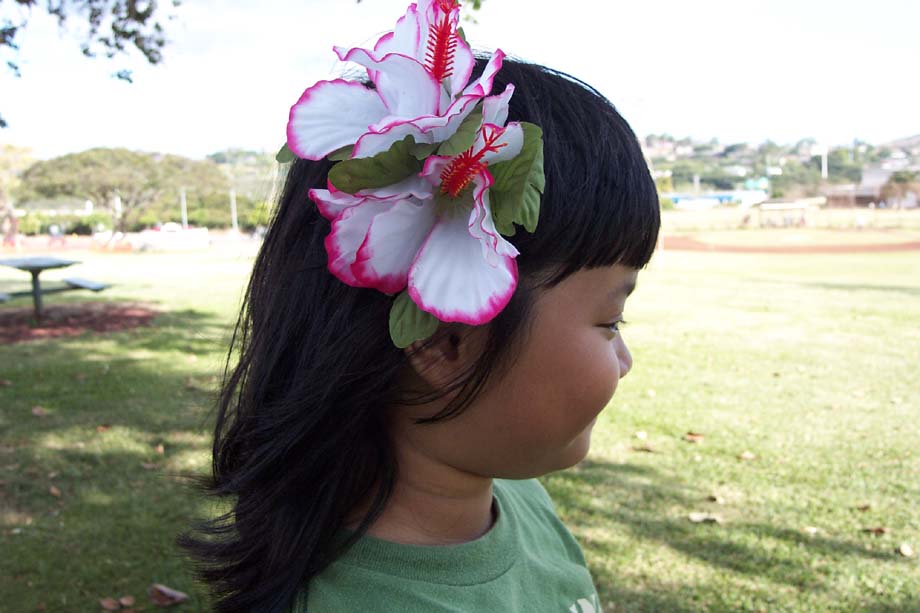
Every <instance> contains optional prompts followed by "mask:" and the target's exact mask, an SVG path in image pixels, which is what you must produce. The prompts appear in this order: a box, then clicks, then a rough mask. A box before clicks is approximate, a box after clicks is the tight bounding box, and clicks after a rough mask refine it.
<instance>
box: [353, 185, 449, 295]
mask: <svg viewBox="0 0 920 613" xmlns="http://www.w3.org/2000/svg"><path fill="white" fill-rule="evenodd" d="M435 218H436V216H435V207H434V203H433V202H432V201H430V200H417V199H415V198H407V199H405V200H400V201H398V202H397V203H396V204H395V205H393V208H391V209H389V210H388V211H385V212H383V213H380V214H379V215H377V216H376V217H374V221H373V222H372V223H371V227H370V229H369V230H368V232H367V236H366V237H365V238H364V242H363V243H362V244H361V247H360V248H359V249H358V253H357V257H356V258H355V263H354V264H353V265H352V267H351V270H352V273H353V274H354V276H355V278H356V279H358V281H359V282H360V283H361V285H362V286H364V287H373V288H375V289H378V290H380V291H382V292H386V293H388V294H393V293H396V292H399V291H402V290H403V289H405V287H406V281H407V278H408V275H409V267H410V266H411V265H412V262H413V261H414V260H415V256H416V255H417V254H418V250H419V248H420V247H421V246H422V243H423V242H424V241H425V238H427V237H428V234H429V233H430V232H431V227H432V226H433V225H434V222H435Z"/></svg>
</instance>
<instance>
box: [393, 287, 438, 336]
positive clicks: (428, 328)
mask: <svg viewBox="0 0 920 613" xmlns="http://www.w3.org/2000/svg"><path fill="white" fill-rule="evenodd" d="M437 329H438V318H437V317H435V316H434V315H432V314H431V313H427V312H425V311H423V310H421V309H420V308H418V305H417V304H415V303H414V302H413V301H412V298H411V297H410V296H409V293H408V292H406V291H403V292H402V293H401V294H399V296H397V297H396V300H394V301H393V306H392V307H391V308H390V337H391V338H392V339H393V343H394V344H395V345H396V346H397V347H399V348H400V349H404V348H406V347H408V346H409V345H411V344H412V343H414V342H415V341H419V340H423V339H426V338H428V337H429V336H431V335H432V334H434V332H435V330H437Z"/></svg>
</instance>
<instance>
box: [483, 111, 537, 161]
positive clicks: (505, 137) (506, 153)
mask: <svg viewBox="0 0 920 613" xmlns="http://www.w3.org/2000/svg"><path fill="white" fill-rule="evenodd" d="M485 130H488V131H490V132H491V131H492V130H500V131H501V136H499V137H498V140H496V141H495V142H494V143H493V146H495V147H500V149H499V150H498V151H489V152H487V153H485V155H483V156H482V161H484V162H485V163H486V164H497V163H498V162H504V161H506V160H510V159H512V158H515V157H517V156H518V154H519V153H520V152H521V149H523V148H524V129H523V128H521V124H520V123H518V122H516V121H513V122H511V123H509V124H508V125H507V126H505V127H504V128H500V127H498V126H496V125H491V124H483V126H482V130H480V131H479V133H478V134H477V135H476V142H475V143H474V144H473V151H479V150H481V149H482V148H483V147H484V146H485V141H484V140H483V137H482V135H483V131H485Z"/></svg>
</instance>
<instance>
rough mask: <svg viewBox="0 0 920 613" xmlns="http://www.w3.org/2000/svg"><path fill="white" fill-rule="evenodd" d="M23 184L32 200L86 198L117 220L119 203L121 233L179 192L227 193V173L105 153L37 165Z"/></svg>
mask: <svg viewBox="0 0 920 613" xmlns="http://www.w3.org/2000/svg"><path fill="white" fill-rule="evenodd" d="M23 183H24V187H25V189H26V191H27V193H28V194H30V195H32V196H44V197H48V198H54V197H58V196H75V197H78V198H86V199H88V200H91V201H93V203H94V204H96V205H97V206H103V207H107V208H109V209H110V210H111V211H112V212H113V214H114V213H115V199H116V197H117V198H118V199H120V201H121V215H120V216H116V217H117V218H116V219H115V227H116V229H118V230H120V231H125V230H126V229H128V228H129V227H130V226H131V225H132V224H134V223H135V222H136V221H137V220H138V219H139V218H140V216H141V215H142V214H143V213H144V211H145V210H147V209H148V208H149V207H150V206H151V205H153V204H155V203H158V202H160V201H162V200H163V199H164V198H169V199H174V200H173V201H175V202H177V201H178V193H179V190H180V189H181V188H187V189H188V190H190V191H193V192H200V193H213V192H217V191H224V190H226V189H227V180H226V178H225V177H224V175H223V173H221V172H220V170H219V169H218V168H217V167H216V166H215V165H214V164H212V163H210V162H199V161H196V160H190V159H188V158H183V157H181V156H177V155H159V154H150V153H141V152H137V151H129V150H127V149H101V148H100V149H90V150H88V151H83V152H80V153H71V154H68V155H64V156H61V157H57V158H54V159H51V160H47V161H43V162H38V163H37V164H34V165H33V166H32V167H30V168H29V169H28V170H27V171H26V172H25V173H24V174H23Z"/></svg>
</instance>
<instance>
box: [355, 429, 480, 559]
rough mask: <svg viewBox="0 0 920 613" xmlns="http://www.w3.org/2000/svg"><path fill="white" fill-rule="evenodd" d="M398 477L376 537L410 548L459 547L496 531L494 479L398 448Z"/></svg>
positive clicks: (375, 530)
mask: <svg viewBox="0 0 920 613" xmlns="http://www.w3.org/2000/svg"><path fill="white" fill-rule="evenodd" d="M396 455H397V458H396V459H397V463H398V466H399V476H398V477H397V481H396V487H395V489H394V491H393V495H392V496H391V498H390V500H389V502H388V503H387V506H386V508H385V509H384V511H383V514H382V515H381V516H380V517H379V518H378V519H377V521H375V522H374V524H373V525H372V526H371V528H370V530H368V534H370V535H371V536H374V537H377V538H380V539H384V540H387V541H394V542H397V543H405V544H411V545H456V544H459V543H466V542H469V541H473V540H475V539H477V538H479V537H481V536H482V535H484V534H485V533H486V532H488V531H489V528H491V527H492V523H493V520H494V517H493V506H492V479H491V478H488V477H482V476H479V475H473V474H471V473H468V472H464V471H461V470H458V469H456V468H454V467H452V466H449V465H447V464H445V463H443V462H440V461H438V460H437V459H435V458H432V457H429V456H427V455H425V454H424V452H422V451H419V450H418V449H417V448H413V447H412V446H401V445H397V446H396Z"/></svg>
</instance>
